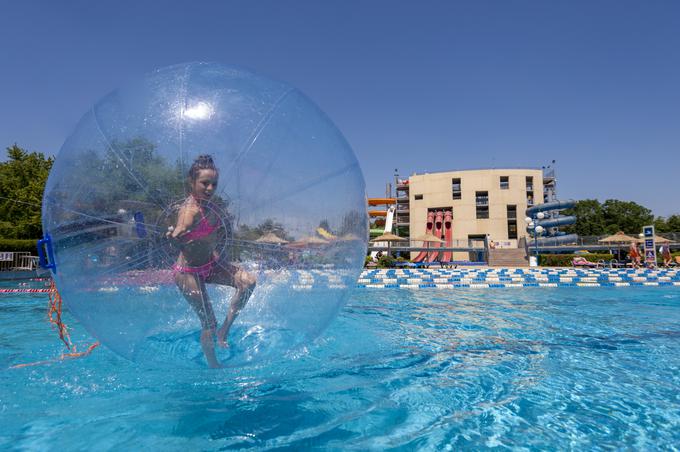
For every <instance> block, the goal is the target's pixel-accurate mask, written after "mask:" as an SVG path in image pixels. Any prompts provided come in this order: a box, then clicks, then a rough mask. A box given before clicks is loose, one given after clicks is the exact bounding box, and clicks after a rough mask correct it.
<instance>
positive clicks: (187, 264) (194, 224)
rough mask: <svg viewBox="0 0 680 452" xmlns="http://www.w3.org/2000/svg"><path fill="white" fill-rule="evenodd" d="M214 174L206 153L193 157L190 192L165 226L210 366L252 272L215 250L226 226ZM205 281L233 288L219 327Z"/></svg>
mask: <svg viewBox="0 0 680 452" xmlns="http://www.w3.org/2000/svg"><path fill="white" fill-rule="evenodd" d="M218 177H219V174H218V171H217V168H216V166H215V163H214V162H213V159H212V157H211V156H210V155H201V156H199V157H197V158H196V160H195V161H194V162H193V164H192V165H191V168H190V169H189V175H188V183H189V192H190V193H189V196H188V197H187V198H186V200H184V202H183V203H182V205H181V206H180V208H179V212H178V215H177V224H176V225H175V227H174V228H172V230H171V231H169V232H168V238H169V239H171V240H173V241H174V242H175V243H176V244H177V246H178V247H179V249H180V253H179V256H178V257H177V261H176V262H175V265H173V270H174V273H175V282H176V283H177V287H179V289H180V291H181V292H182V294H183V295H184V297H185V298H186V299H187V301H188V302H189V304H190V305H191V307H192V308H193V309H194V310H195V311H196V313H197V314H198V318H199V319H200V321H201V347H202V348H203V353H204V354H205V357H206V359H207V361H208V365H209V366H210V367H220V363H219V362H218V361H217V357H216V356H215V341H217V344H218V345H219V346H220V347H228V342H227V336H228V335H229V328H230V327H231V325H232V323H233V322H234V320H235V319H236V316H237V315H238V314H239V312H240V311H241V309H243V307H244V306H245V305H246V303H247V302H248V298H250V295H251V294H252V293H253V289H254V288H255V277H254V276H253V275H252V274H250V273H248V272H246V271H245V270H243V269H242V268H240V267H238V266H236V265H234V264H232V263H230V262H224V260H223V259H220V256H219V255H218V253H217V245H218V243H219V241H220V237H223V236H224V234H225V233H226V232H227V231H225V230H224V226H223V222H222V218H220V216H219V215H218V214H217V213H216V212H217V211H219V209H217V208H216V207H217V206H216V204H217V200H213V199H212V198H213V195H214V194H215V190H216V188H217V181H218ZM206 283H209V284H221V285H227V286H231V287H234V288H235V289H236V292H235V293H234V296H233V297H232V299H231V302H230V304H229V310H228V312H227V316H226V318H225V319H224V322H222V325H221V326H220V327H219V329H218V328H217V319H216V318H215V312H214V310H213V307H212V303H211V302H210V300H209V299H208V292H207V291H206V287H205V285H206Z"/></svg>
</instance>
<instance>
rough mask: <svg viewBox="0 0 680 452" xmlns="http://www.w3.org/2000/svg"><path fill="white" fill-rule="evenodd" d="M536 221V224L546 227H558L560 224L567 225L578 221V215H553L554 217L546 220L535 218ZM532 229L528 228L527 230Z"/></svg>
mask: <svg viewBox="0 0 680 452" xmlns="http://www.w3.org/2000/svg"><path fill="white" fill-rule="evenodd" d="M534 221H535V222H536V226H543V228H544V229H547V228H556V227H559V226H567V225H570V224H574V223H576V217H575V216H573V215H569V216H559V217H553V218H546V219H544V220H534ZM529 230H530V229H529V228H527V231H529Z"/></svg>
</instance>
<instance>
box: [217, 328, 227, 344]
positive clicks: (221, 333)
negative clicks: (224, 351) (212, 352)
mask: <svg viewBox="0 0 680 452" xmlns="http://www.w3.org/2000/svg"><path fill="white" fill-rule="evenodd" d="M227 334H228V331H227V330H225V329H222V328H220V329H219V330H217V346H218V347H220V348H229V342H227Z"/></svg>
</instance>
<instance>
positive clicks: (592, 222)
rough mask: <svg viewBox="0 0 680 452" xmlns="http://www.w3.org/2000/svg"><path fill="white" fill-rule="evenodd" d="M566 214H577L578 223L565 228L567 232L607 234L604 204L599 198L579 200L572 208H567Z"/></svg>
mask: <svg viewBox="0 0 680 452" xmlns="http://www.w3.org/2000/svg"><path fill="white" fill-rule="evenodd" d="M563 213H564V215H575V216H576V223H575V224H573V225H571V226H567V227H565V228H564V230H565V232H568V233H576V234H578V235H602V234H605V230H606V226H607V225H606V223H605V216H604V211H603V210H602V205H601V204H600V202H599V201H598V200H597V199H583V200H581V201H577V202H576V205H575V206H574V207H573V208H571V209H565V210H564V212H563Z"/></svg>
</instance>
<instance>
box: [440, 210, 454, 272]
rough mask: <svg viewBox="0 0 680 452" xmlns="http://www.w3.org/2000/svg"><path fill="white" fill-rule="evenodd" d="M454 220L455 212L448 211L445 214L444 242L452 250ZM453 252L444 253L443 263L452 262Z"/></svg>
mask: <svg viewBox="0 0 680 452" xmlns="http://www.w3.org/2000/svg"><path fill="white" fill-rule="evenodd" d="M452 220H453V212H451V211H450V210H447V211H446V212H444V240H445V244H444V245H445V246H446V248H451V246H452V245H453V239H452V236H453V228H452V227H451V221H452ZM452 254H453V253H452V252H451V251H444V252H443V253H442V262H451V255H452Z"/></svg>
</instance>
